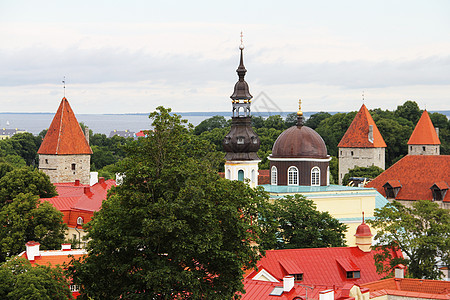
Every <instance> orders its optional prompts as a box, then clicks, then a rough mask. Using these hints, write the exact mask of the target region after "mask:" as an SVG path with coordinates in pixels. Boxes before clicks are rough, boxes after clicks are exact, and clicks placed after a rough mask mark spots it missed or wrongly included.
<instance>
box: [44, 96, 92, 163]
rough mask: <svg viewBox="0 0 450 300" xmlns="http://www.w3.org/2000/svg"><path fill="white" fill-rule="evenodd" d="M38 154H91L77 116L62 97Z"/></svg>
mask: <svg viewBox="0 0 450 300" xmlns="http://www.w3.org/2000/svg"><path fill="white" fill-rule="evenodd" d="M38 153H39V154H92V150H91V147H89V144H88V143H87V141H86V137H85V136H84V134H83V131H82V130H81V127H80V124H78V121H77V118H76V117H75V114H74V113H73V111H72V108H71V107H70V105H69V101H67V99H66V98H65V97H64V98H63V99H62V100H61V104H60V105H59V108H58V110H57V111H56V114H55V116H54V117H53V121H52V123H51V124H50V127H49V129H48V131H47V134H46V135H45V138H44V140H43V141H42V144H41V147H40V148H39V150H38Z"/></svg>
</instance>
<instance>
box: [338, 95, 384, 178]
mask: <svg viewBox="0 0 450 300" xmlns="http://www.w3.org/2000/svg"><path fill="white" fill-rule="evenodd" d="M385 148H386V143H385V142H384V139H383V137H382V136H381V134H380V131H379V130H378V128H377V125H376V124H375V122H374V121H373V119H372V116H371V115H370V113H369V111H368V110H367V107H366V106H365V105H364V104H363V105H362V106H361V108H360V110H359V111H358V113H357V114H356V116H355V118H354V119H353V121H352V123H351V124H350V126H349V127H348V129H347V131H346V132H345V134H344V136H343V137H342V139H341V141H340V142H339V144H338V151H339V152H338V157H339V184H342V179H343V178H344V175H345V174H347V173H348V171H349V170H350V169H353V168H354V167H371V166H377V167H380V168H382V169H383V170H384V168H385Z"/></svg>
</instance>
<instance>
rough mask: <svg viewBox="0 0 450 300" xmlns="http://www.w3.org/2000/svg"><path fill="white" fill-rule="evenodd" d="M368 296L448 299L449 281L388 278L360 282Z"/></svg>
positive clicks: (449, 293) (449, 295)
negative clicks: (367, 289) (368, 291)
mask: <svg viewBox="0 0 450 300" xmlns="http://www.w3.org/2000/svg"><path fill="white" fill-rule="evenodd" d="M361 287H365V288H369V289H370V296H371V297H374V296H381V295H396V296H403V297H413V298H425V299H450V282H449V281H441V280H428V279H412V278H389V279H384V280H379V281H375V282H370V283H366V284H362V285H361Z"/></svg>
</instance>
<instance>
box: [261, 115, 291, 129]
mask: <svg viewBox="0 0 450 300" xmlns="http://www.w3.org/2000/svg"><path fill="white" fill-rule="evenodd" d="M264 127H266V128H273V129H276V130H285V129H286V125H285V123H284V120H283V118H282V117H281V116H280V115H274V116H269V117H268V118H267V119H265V120H264Z"/></svg>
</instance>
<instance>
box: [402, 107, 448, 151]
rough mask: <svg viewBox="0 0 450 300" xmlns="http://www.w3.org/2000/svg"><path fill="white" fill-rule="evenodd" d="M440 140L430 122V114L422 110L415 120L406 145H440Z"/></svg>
mask: <svg viewBox="0 0 450 300" xmlns="http://www.w3.org/2000/svg"><path fill="white" fill-rule="evenodd" d="M440 144H441V141H440V140H439V137H438V135H437V133H436V129H435V128H434V126H433V123H432V122H431V119H430V115H429V114H428V112H427V110H424V111H423V113H422V116H421V117H420V119H419V122H417V125H416V128H414V131H413V133H412V134H411V137H410V138H409V141H408V145H440Z"/></svg>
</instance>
